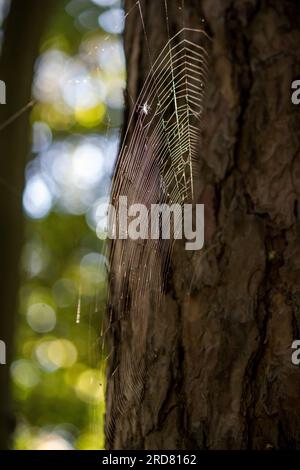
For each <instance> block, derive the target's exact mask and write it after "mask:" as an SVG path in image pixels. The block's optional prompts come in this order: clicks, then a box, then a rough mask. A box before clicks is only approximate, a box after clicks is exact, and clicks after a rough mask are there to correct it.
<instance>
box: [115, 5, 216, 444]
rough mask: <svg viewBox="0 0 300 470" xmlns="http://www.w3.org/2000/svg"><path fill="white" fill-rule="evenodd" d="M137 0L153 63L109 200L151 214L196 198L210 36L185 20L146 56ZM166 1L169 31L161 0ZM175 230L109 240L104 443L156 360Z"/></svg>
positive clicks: (133, 403) (137, 396)
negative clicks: (109, 344)
mask: <svg viewBox="0 0 300 470" xmlns="http://www.w3.org/2000/svg"><path fill="white" fill-rule="evenodd" d="M136 6H137V7H138V8H139V11H140V15H141V21H142V25H143V29H144V34H145V37H146V41H147V47H148V50H149V58H150V63H151V67H150V72H149V75H148V77H147V78H146V80H145V83H144V85H143V87H142V90H141V92H140V95H139V97H138V99H137V101H136V103H135V106H134V109H133V112H132V115H131V118H130V121H129V125H128V128H127V132H126V133H125V137H124V143H123V146H122V148H121V151H120V154H119V158H118V161H117V166H116V170H115V174H114V178H113V183H112V191H111V201H112V204H113V205H114V207H115V208H116V209H118V207H119V206H118V204H119V202H118V201H119V197H120V196H126V197H127V200H128V206H129V205H133V204H136V203H138V204H143V205H144V206H146V207H147V209H148V213H149V212H150V207H151V205H152V204H168V205H169V206H172V205H174V204H179V205H180V206H182V205H183V204H185V203H196V201H197V179H198V178H199V171H200V170H199V168H200V155H199V149H200V148H201V125H202V113H203V101H204V93H205V84H206V82H207V76H208V52H207V47H206V43H207V39H208V36H207V34H206V32H205V31H204V29H203V28H199V29H194V28H193V29H192V28H187V27H186V26H185V25H184V24H183V27H182V29H181V30H180V31H178V32H177V33H176V34H175V35H174V36H173V37H171V38H170V37H169V39H168V41H167V43H166V45H165V46H164V48H163V49H162V51H161V52H160V54H159V55H158V57H157V58H156V60H155V62H153V63H152V61H151V55H150V47H149V42H148V37H147V33H146V30H145V24H144V19H143V14H142V10H141V5H140V3H139V2H137V4H136ZM183 6H184V4H183ZM165 7H166V19H167V28H168V35H169V25H168V10H167V3H166V2H165ZM118 222H119V221H118V219H117V224H118ZM145 223H146V221H145ZM175 231H176V227H174V232H173V237H171V239H170V240H162V239H158V240H153V239H152V240H151V239H148V240H136V241H134V240H130V239H127V240H120V239H119V240H114V241H113V242H112V243H111V246H110V256H109V259H110V279H109V302H108V306H109V326H108V330H109V333H110V337H113V338H114V343H115V344H116V343H117V344H118V348H113V349H112V351H111V353H110V356H111V359H110V372H109V376H110V379H109V382H108V390H107V394H109V396H110V397H113V398H112V400H109V405H108V406H110V409H109V410H108V416H109V419H108V420H107V423H106V436H107V442H108V445H109V446H112V445H113V442H114V430H115V427H116V425H117V422H118V420H119V419H120V418H121V417H122V415H123V414H124V412H125V411H126V410H128V409H130V410H133V409H134V407H136V406H138V405H139V402H140V399H141V396H142V393H143V388H144V384H145V380H146V376H147V372H148V371H149V367H151V365H152V364H153V363H154V362H155V358H156V354H157V352H156V351H155V350H153V348H152V347H151V345H149V342H150V336H151V335H150V336H149V331H150V326H151V325H150V324H149V322H150V320H149V315H147V312H149V311H151V318H152V319H153V318H156V316H158V315H160V314H161V312H162V311H163V300H164V290H165V285H166V282H167V278H168V272H169V268H170V263H171V259H172V251H173V247H174V242H175V240H174V233H175ZM126 417H127V418H128V414H127V415H126ZM128 419H129V418H128Z"/></svg>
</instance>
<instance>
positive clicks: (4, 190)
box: [0, 0, 55, 449]
mask: <svg viewBox="0 0 300 470" xmlns="http://www.w3.org/2000/svg"><path fill="white" fill-rule="evenodd" d="M50 3H51V5H50V6H51V8H52V7H53V6H54V5H55V2H53V1H52V0H51V2H50ZM48 17H49V6H47V5H45V2H42V1H40V0H27V1H26V2H25V1H20V0H13V1H12V4H11V9H10V13H9V16H8V19H7V24H6V27H5V38H4V45H3V51H2V56H1V58H0V79H1V80H3V81H4V82H5V83H6V94H7V96H6V102H7V104H5V105H1V106H0V126H1V127H2V126H3V124H4V123H5V122H7V121H8V120H9V119H10V118H11V117H12V116H13V115H14V114H15V113H16V112H18V111H19V110H20V109H22V108H23V107H24V106H25V105H27V104H28V103H29V102H30V100H31V86H32V78H33V68H34V62H35V60H36V58H37V55H38V52H39V45H40V40H41V35H42V33H43V32H44V29H45V24H46V21H47V20H48ZM0 143H1V165H0V214H1V221H2V227H1V231H0V247H1V256H0V265H1V271H0V272H1V277H0V299H1V314H0V339H1V340H2V341H4V342H5V344H6V365H5V366H4V365H2V366H0V449H6V448H8V447H9V441H10V437H11V433H12V431H13V428H14V418H13V410H12V403H11V396H10V376H9V367H10V364H11V361H12V356H13V334H14V329H15V321H16V316H15V314H16V309H17V303H18V288H19V272H20V267H19V264H20V256H21V249H22V242H23V214H22V191H23V185H24V169H25V164H26V162H27V161H28V159H29V157H30V123H29V111H27V112H24V113H23V114H22V115H21V116H19V117H18V118H17V119H15V120H14V121H13V122H11V123H10V124H8V125H7V126H6V127H4V128H3V129H1V130H0Z"/></svg>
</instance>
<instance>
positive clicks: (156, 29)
mask: <svg viewBox="0 0 300 470" xmlns="http://www.w3.org/2000/svg"><path fill="white" fill-rule="evenodd" d="M134 3H135V0H131V1H127V2H126V7H127V9H128V11H129V9H130V8H132V6H133V5H134ZM141 5H142V9H143V12H144V20H145V27H146V30H147V34H148V41H149V45H150V49H151V51H159V50H161V48H162V45H164V43H165V40H166V15H165V12H164V2H163V1H162V0H151V1H141ZM181 5H182V2H181V1H180V2H179V1H177V0H176V1H175V0H174V1H173V0H172V1H168V6H169V23H170V31H171V33H174V32H175V31H177V30H178V29H180V28H181V26H182V25H181V15H180V14H179V13H178V12H179V10H178V8H179V6H181ZM185 10H186V23H187V24H189V26H191V27H198V26H199V22H200V19H201V18H202V17H204V18H205V20H206V28H207V30H208V31H209V33H210V35H211V37H212V45H211V51H210V57H211V59H210V77H209V82H208V84H207V96H206V109H205V128H204V131H203V144H202V148H201V149H199V159H201V185H202V186H203V188H204V189H203V191H202V195H201V198H200V199H201V200H200V201H199V202H203V203H204V204H205V206H206V208H205V224H206V230H205V234H206V240H205V248H204V250H202V251H200V252H194V253H192V254H189V253H187V252H184V251H183V250H181V249H180V248H178V249H177V251H176V253H175V256H174V260H173V266H172V273H171V274H170V279H169V283H168V292H167V293H166V299H165V304H166V308H165V310H164V311H162V312H161V315H160V316H159V317H153V315H152V312H151V309H150V308H147V306H146V305H147V303H146V302H145V306H144V308H147V312H146V313H147V315H148V317H149V318H150V324H151V331H149V335H148V338H147V341H148V342H149V344H148V347H149V348H151V347H152V348H153V347H154V346H153V345H155V349H156V360H155V362H154V363H153V364H152V365H151V367H150V368H149V370H148V372H147V376H146V377H145V383H144V389H143V395H142V399H141V401H140V402H139V403H136V404H135V405H134V406H131V407H127V408H125V410H124V411H123V413H122V415H121V416H119V418H118V420H117V421H116V422H115V423H114V432H113V436H112V437H111V436H109V438H108V440H107V446H108V447H110V448H118V449H130V448H132V449H246V448H247V449H268V448H295V447H299V446H300V402H299V398H298V396H299V390H300V370H299V369H298V368H297V367H295V366H293V365H292V364H291V344H292V342H293V340H294V339H298V338H299V337H300V333H299V328H300V242H299V231H300V225H299V210H298V207H299V195H300V185H299V182H300V158H299V157H300V154H299V152H300V133H299V131H300V115H299V109H298V108H297V107H296V106H293V105H292V103H291V82H292V80H294V79H295V78H297V77H299V74H300V47H299V44H300V5H299V3H298V2H297V1H289V0H284V1H283V0H268V1H267V0H214V1H211V0H202V1H200V0H185ZM125 47H126V56H127V65H128V94H129V95H130V96H131V97H132V98H133V101H134V100H135V99H136V98H137V96H138V93H139V90H140V88H141V86H142V84H143V81H144V79H145V73H146V71H148V70H149V56H148V50H147V44H146V40H145V35H144V32H143V28H142V25H141V22H140V19H139V12H138V10H136V11H133V12H131V14H130V15H129V16H128V21H127V27H126V33H125ZM128 109H129V112H130V109H131V100H128ZM190 289H191V295H188V294H187V293H188V292H189V290H190ZM115 328H119V330H122V328H126V325H125V323H122V322H119V325H118V326H116V327H115ZM119 333H120V332H119ZM119 337H120V334H115V335H114V336H113V339H112V341H113V347H114V351H115V352H114V357H113V359H112V362H111V365H110V368H109V371H108V393H107V424H108V425H109V424H110V421H111V419H112V415H113V413H114V411H115V410H114V407H115V406H116V405H115V402H114V395H113V393H111V391H112V390H113V388H112V381H113V378H112V375H113V371H114V370H115V367H116V359H115V357H116V354H117V353H118V348H119V343H118V338H119ZM130 347H131V345H130V339H128V348H129V349H130ZM114 380H115V378H114ZM123 386H124V384H122V383H119V384H118V387H119V389H120V390H122V387H123Z"/></svg>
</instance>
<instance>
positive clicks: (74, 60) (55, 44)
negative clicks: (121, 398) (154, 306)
mask: <svg viewBox="0 0 300 470" xmlns="http://www.w3.org/2000/svg"><path fill="white" fill-rule="evenodd" d="M120 12H121V9H120V5H119V2H118V1H117V0H116V1H114V0H110V1H107V0H103V1H102V0H93V1H92V0H72V1H62V2H61V6H60V8H59V9H58V10H57V12H56V14H55V16H54V17H53V19H52V21H51V25H50V27H49V30H48V31H47V32H45V38H44V40H43V43H42V44H41V49H40V51H41V56H40V57H39V59H38V61H37V67H36V71H35V78H34V83H33V94H34V97H35V98H36V100H37V102H36V105H35V107H34V109H33V111H32V116H31V120H32V126H33V155H32V161H31V162H30V164H29V165H28V168H27V170H26V181H27V185H26V188H25V193H24V212H25V214H26V243H25V246H24V250H23V257H22V263H21V269H22V286H21V289H20V296H19V297H20V301H19V305H20V308H19V314H18V322H17V334H16V340H15V343H16V348H15V349H16V354H15V360H14V363H13V364H12V367H11V377H12V383H13V389H14V400H15V412H16V416H17V427H16V432H15V439H14V447H15V448H16V449H102V448H103V446H104V435H103V427H104V412H105V405H104V393H105V390H104V388H105V374H104V361H105V355H106V354H108V353H107V352H105V350H104V351H103V353H102V352H101V351H102V350H103V344H102V343H103V336H102V335H101V331H102V330H103V317H104V312H105V297H106V259H105V256H104V246H103V243H104V242H102V241H101V240H99V239H98V238H97V235H96V231H97V229H98V227H97V222H98V221H97V210H96V209H97V202H99V200H102V199H103V197H107V194H108V190H109V177H110V174H111V171H112V168H113V163H114V160H115V158H116V149H117V145H118V129H119V127H120V124H121V120H122V106H123V102H122V88H123V87H124V81H125V71H124V61H123V57H122V43H121V41H120V32H121V30H122V25H121V24H116V25H115V24H114V23H115V21H116V18H117V19H118V18H119V17H120ZM106 13H108V16H105V17H104V20H103V21H102V19H101V15H103V14H106ZM111 13H113V14H112V15H111V17H110V16H109V15H110V14H111ZM118 15H119V16H118ZM110 18H111V20H110ZM121 20H122V18H121ZM100 25H102V26H100ZM103 25H104V26H103ZM105 29H106V31H105ZM106 48H108V49H106ZM37 124H38V125H37ZM98 138H102V139H103V140H102V141H100V140H97V139H98ZM86 139H87V140H86ZM89 139H92V140H89ZM101 142H102V148H101V149H100V146H101ZM111 142H112V144H111ZM86 145H88V147H86ZM78 149H79V151H78ZM68 152H69V153H68ZM97 172H98V173H97ZM95 175H96V176H95ZM101 198H102V199H101ZM100 230H101V227H100Z"/></svg>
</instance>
